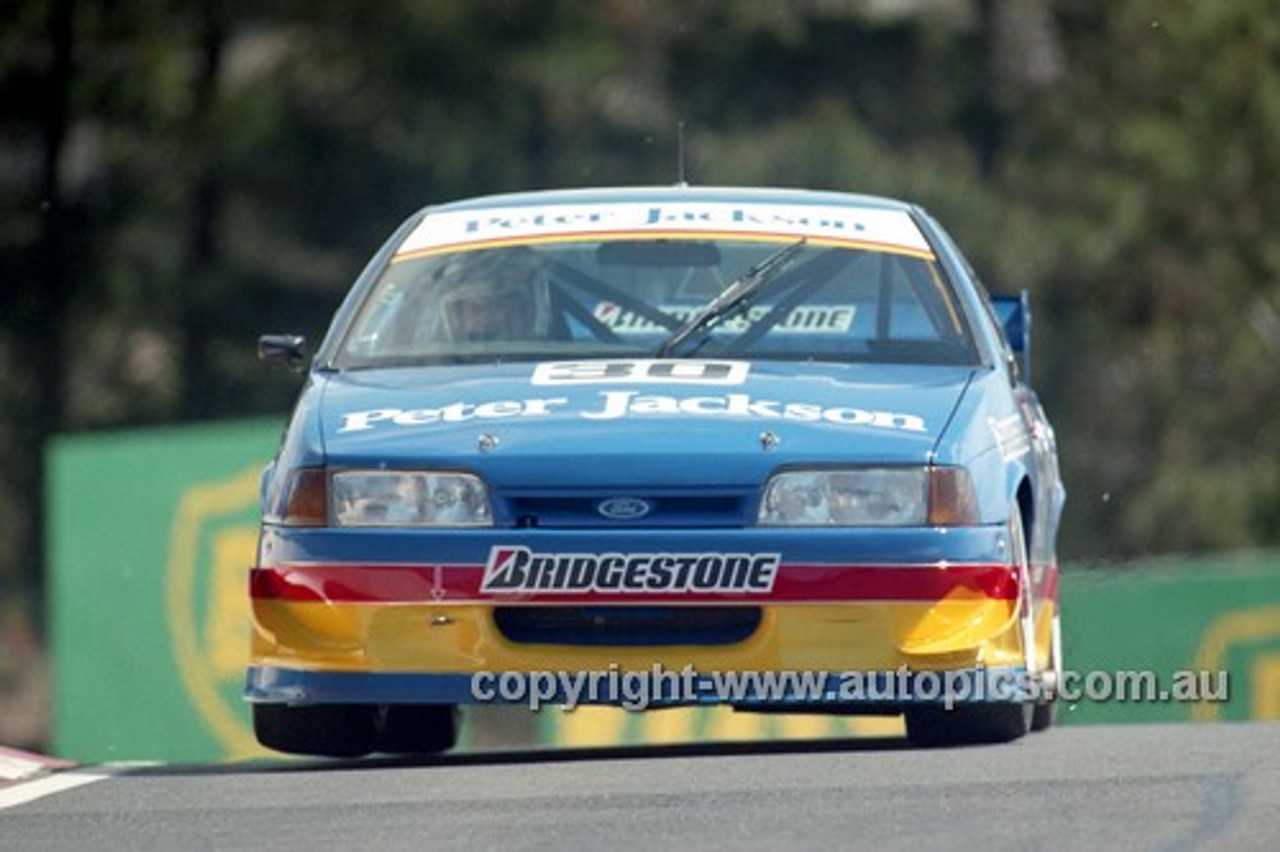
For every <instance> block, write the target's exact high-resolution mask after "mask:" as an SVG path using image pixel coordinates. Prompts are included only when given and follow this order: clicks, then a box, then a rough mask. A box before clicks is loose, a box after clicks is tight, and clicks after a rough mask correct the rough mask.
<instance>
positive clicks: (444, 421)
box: [312, 361, 974, 485]
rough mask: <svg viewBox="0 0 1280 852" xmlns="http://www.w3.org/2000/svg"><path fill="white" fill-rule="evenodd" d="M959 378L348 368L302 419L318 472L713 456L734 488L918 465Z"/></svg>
mask: <svg viewBox="0 0 1280 852" xmlns="http://www.w3.org/2000/svg"><path fill="white" fill-rule="evenodd" d="M798 366H802V369H800V370H798V369H797V367H798ZM973 373H974V370H973V369H972V368H967V367H905V366H885V365H820V366H816V365H812V364H804V365H794V364H785V363H777V364H769V365H760V364H758V363H747V362H730V361H720V362H690V361H632V362H582V363H580V364H545V363H544V364H538V365H534V364H512V365H503V366H497V367H495V366H493V365H483V366H450V367H431V368H414V369H404V368H400V369H380V370H361V371H348V372H343V373H334V374H330V375H328V376H327V377H326V378H324V379H323V380H322V381H320V382H318V383H317V385H316V387H315V388H314V392H315V394H316V395H317V396H318V401H317V403H316V407H315V410H314V411H313V412H312V413H313V414H314V416H315V417H316V423H315V425H316V427H317V428H318V430H319V433H320V438H321V442H322V445H323V447H324V453H325V456H326V461H327V463H328V464H330V465H333V466H340V467H346V466H367V465H374V466H383V465H385V466H388V467H403V466H413V467H419V466H421V467H432V466H444V467H449V468H461V469H470V470H476V471H479V472H481V473H482V474H483V475H485V476H486V477H488V478H490V479H491V480H506V481H509V482H516V481H518V482H521V483H523V484H526V485H530V484H538V483H539V481H540V480H541V481H544V482H545V481H546V480H548V479H550V480H553V481H554V482H555V483H556V484H567V483H568V482H569V481H572V482H576V483H578V484H587V483H590V482H597V481H598V482H602V483H607V484H616V483H617V482H618V481H619V479H626V480H628V481H641V480H645V479H646V478H650V477H659V476H660V477H661V478H662V479H663V480H664V481H667V482H670V483H672V484H676V483H677V481H683V480H688V482H687V483H686V484H695V483H697V482H700V481H705V477H706V476H707V475H708V468H707V466H708V465H715V466H716V467H717V468H718V470H719V473H717V474H716V475H717V476H721V477H723V476H726V475H727V476H730V477H732V478H735V479H740V480H741V481H744V482H746V481H758V478H759V475H760V472H761V471H762V470H768V469H773V468H776V467H777V466H779V465H780V464H789V463H823V462H844V463H848V462H855V463H865V462H871V463H875V462H890V461H891V462H895V463H924V462H926V461H928V460H929V458H930V455H931V453H932V452H933V450H934V448H935V447H936V446H937V444H938V442H939V440H940V437H941V435H942V432H943V430H944V429H945V428H946V425H947V423H948V421H949V420H950V418H951V416H952V414H953V412H954V411H955V409H956V406H957V403H958V401H959V399H960V397H961V396H962V395H963V393H964V390H965V388H966V387H967V386H968V384H969V382H970V381H971V380H972V377H973ZM673 457H676V458H675V460H674V461H673ZM660 460H661V461H660ZM685 460H687V461H685ZM659 468H660V470H659ZM547 484H549V483H547Z"/></svg>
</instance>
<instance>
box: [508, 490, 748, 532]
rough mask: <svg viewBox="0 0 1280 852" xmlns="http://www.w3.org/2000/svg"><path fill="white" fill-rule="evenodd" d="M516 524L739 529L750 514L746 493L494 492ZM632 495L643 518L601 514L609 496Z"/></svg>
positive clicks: (565, 526) (568, 526) (535, 525)
mask: <svg viewBox="0 0 1280 852" xmlns="http://www.w3.org/2000/svg"><path fill="white" fill-rule="evenodd" d="M496 496H497V498H498V499H499V500H501V501H502V502H503V503H504V504H505V507H506V511H507V513H508V514H509V515H510V516H511V517H512V518H513V519H514V520H515V522H516V524H517V525H518V526H529V527H558V528H562V529H566V528H579V529H581V528H597V527H612V528H614V529H625V528H627V527H647V528H653V527H665V528H680V527H740V526H742V525H743V524H744V523H745V522H746V520H747V516H748V514H749V511H750V510H749V497H748V495H747V494H745V493H715V494H661V495H653V494H648V493H644V492H643V491H641V492H639V493H633V492H629V491H619V492H608V493H600V494H570V495H565V494H529V493H524V494H509V493H505V494H498V495H496ZM618 497H627V498H637V499H640V500H643V501H644V502H645V503H646V504H647V505H648V507H649V511H648V512H646V513H645V514H644V515H643V516H642V517H636V518H610V517H607V516H605V515H603V514H602V513H601V512H600V506H601V504H602V502H605V501H607V500H608V499H609V498H618Z"/></svg>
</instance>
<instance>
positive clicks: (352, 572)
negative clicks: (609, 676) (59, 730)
mask: <svg viewBox="0 0 1280 852" xmlns="http://www.w3.org/2000/svg"><path fill="white" fill-rule="evenodd" d="M483 575H484V566H483V565H437V566H432V565H314V564H308V565H279V566H275V567H271V568H255V569H254V570H253V571H252V572H251V574H250V593H251V595H252V596H253V597H254V598H257V599H261V600H272V599H275V600H288V601H316V602H329V603H432V602H435V603H514V602H523V603H628V604H635V603H705V602H734V603H746V602H754V603H765V602H792V603H794V602H802V601H803V602H814V603H823V602H839V601H856V602H864V601H903V602H912V601H936V600H942V599H944V598H947V597H950V596H951V595H954V594H957V593H964V594H968V595H970V596H975V597H983V598H989V599H992V600H1014V599H1016V598H1017V596H1018V583H1017V579H1016V575H1015V573H1014V570H1013V568H1012V567H1011V566H1008V565H999V564H981V565H973V564H965V565H955V564H939V565H875V566H861V565H782V566H781V568H780V569H779V570H778V576H777V579H776V580H775V582H774V586H773V591H772V592H770V593H768V594H759V593H755V594H751V593H741V592H679V593H675V592H665V593H664V592H656V593H637V592H614V593H605V592H595V591H592V592H583V593H541V594H527V593H519V594H508V595H500V594H487V593H481V591H480V581H481V578H482V577H483Z"/></svg>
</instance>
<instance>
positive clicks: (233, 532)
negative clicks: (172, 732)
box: [204, 527, 258, 681]
mask: <svg viewBox="0 0 1280 852" xmlns="http://www.w3.org/2000/svg"><path fill="white" fill-rule="evenodd" d="M257 546H258V533H257V531H256V530H254V529H252V528H250V527H236V528H235V529H230V530H224V531H222V532H220V533H218V535H217V536H216V537H215V538H214V540H213V547H212V551H213V565H212V567H211V568H210V570H209V596H208V600H207V601H206V604H207V609H208V615H207V616H206V621H205V631H204V635H205V641H204V648H205V658H206V659H207V660H208V664H209V668H210V670H211V671H212V673H213V675H214V677H215V678H217V679H218V680H222V681H225V680H236V679H242V678H243V677H244V670H245V666H246V665H247V664H248V662H249V595H248V593H247V592H246V590H245V584H246V583H245V566H247V565H249V564H251V563H252V561H253V556H254V549H255V548H256V547H257Z"/></svg>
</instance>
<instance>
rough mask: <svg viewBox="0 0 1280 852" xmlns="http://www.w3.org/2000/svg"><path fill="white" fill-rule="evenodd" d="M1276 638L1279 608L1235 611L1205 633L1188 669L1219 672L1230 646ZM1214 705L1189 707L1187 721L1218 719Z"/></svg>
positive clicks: (1202, 703)
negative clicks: (1189, 715)
mask: <svg viewBox="0 0 1280 852" xmlns="http://www.w3.org/2000/svg"><path fill="white" fill-rule="evenodd" d="M1274 638H1280V606H1267V607H1259V608H1257V609H1246V610H1236V611H1234V612H1229V613H1227V614H1226V615H1224V616H1222V617H1220V618H1218V619H1217V620H1216V621H1214V622H1213V623H1212V624H1210V625H1209V628H1208V629H1207V630H1205V632H1204V636H1203V638H1201V640H1200V648H1199V649H1198V650H1197V651H1196V655H1195V658H1194V659H1193V661H1192V664H1191V667H1192V668H1193V669H1195V670H1196V671H1222V670H1223V669H1224V668H1225V662H1226V659H1227V654H1228V652H1229V650H1230V648H1231V646H1232V645H1239V644H1243V643H1245V642H1260V641H1265V640H1267V639H1274ZM1219 715H1220V711H1219V709H1218V704H1217V703H1216V702H1209V701H1199V702H1196V703H1195V704H1193V705H1191V718H1193V719H1196V720H1197V721H1203V722H1207V721H1213V720H1215V719H1217V718H1219Z"/></svg>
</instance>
